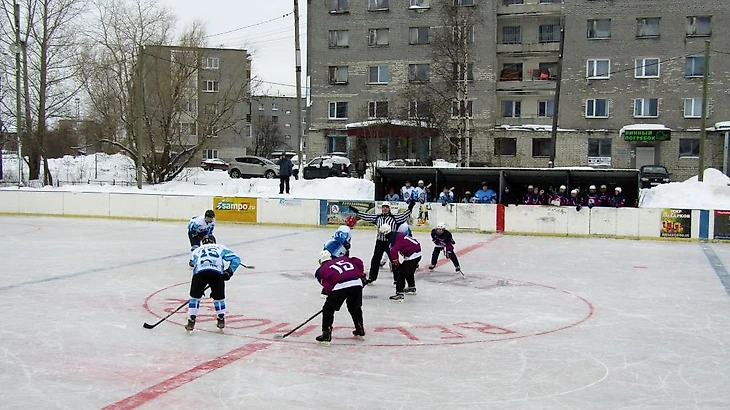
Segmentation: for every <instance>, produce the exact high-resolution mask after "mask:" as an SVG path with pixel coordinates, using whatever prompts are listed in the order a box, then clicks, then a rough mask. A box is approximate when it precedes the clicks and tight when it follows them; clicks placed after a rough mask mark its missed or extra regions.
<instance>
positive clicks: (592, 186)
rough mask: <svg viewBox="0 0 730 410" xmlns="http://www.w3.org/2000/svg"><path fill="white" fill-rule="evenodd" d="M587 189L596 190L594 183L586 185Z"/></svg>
mask: <svg viewBox="0 0 730 410" xmlns="http://www.w3.org/2000/svg"><path fill="white" fill-rule="evenodd" d="M588 189H592V190H594V191H595V190H596V186H595V185H591V186H589V187H588Z"/></svg>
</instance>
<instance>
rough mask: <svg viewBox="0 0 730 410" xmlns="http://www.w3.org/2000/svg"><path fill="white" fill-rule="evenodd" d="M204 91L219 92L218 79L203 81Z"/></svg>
mask: <svg viewBox="0 0 730 410" xmlns="http://www.w3.org/2000/svg"><path fill="white" fill-rule="evenodd" d="M203 92H206V93H217V92H218V81H214V80H206V81H204V82H203Z"/></svg>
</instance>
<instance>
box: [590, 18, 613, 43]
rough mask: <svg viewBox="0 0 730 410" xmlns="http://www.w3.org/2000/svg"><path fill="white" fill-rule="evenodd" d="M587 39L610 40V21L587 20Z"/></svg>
mask: <svg viewBox="0 0 730 410" xmlns="http://www.w3.org/2000/svg"><path fill="white" fill-rule="evenodd" d="M588 38H590V39H609V38H611V19H599V20H588Z"/></svg>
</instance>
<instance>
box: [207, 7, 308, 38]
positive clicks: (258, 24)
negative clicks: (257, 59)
mask: <svg viewBox="0 0 730 410" xmlns="http://www.w3.org/2000/svg"><path fill="white" fill-rule="evenodd" d="M292 14H294V12H293V11H290V12H289V13H286V14H284V15H281V16H279V17H274V18H272V19H269V20H266V21H261V22H259V23H254V24H249V25H248V26H242V27H238V28H234V29H233V30H228V31H224V32H221V33H216V34H209V35H207V36H205V38H210V37H217V36H222V35H224V34H230V33H234V32H236V31H241V30H245V29H247V28H251V27H256V26H260V25H262V24H266V23H271V22H272V21H276V20H280V19H284V18H286V17H288V16H291V15H292Z"/></svg>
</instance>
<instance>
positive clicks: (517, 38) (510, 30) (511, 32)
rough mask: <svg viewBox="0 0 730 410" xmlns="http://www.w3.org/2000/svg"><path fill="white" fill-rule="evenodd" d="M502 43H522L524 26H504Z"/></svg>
mask: <svg viewBox="0 0 730 410" xmlns="http://www.w3.org/2000/svg"><path fill="white" fill-rule="evenodd" d="M502 44H522V27H521V26H504V27H502Z"/></svg>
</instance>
